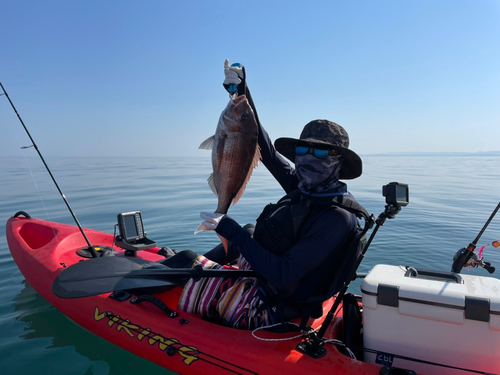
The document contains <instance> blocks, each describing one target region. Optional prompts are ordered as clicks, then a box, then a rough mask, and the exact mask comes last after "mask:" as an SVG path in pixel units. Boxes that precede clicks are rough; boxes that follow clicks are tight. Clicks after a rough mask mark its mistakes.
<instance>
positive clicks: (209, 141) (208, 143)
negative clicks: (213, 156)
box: [198, 135, 215, 150]
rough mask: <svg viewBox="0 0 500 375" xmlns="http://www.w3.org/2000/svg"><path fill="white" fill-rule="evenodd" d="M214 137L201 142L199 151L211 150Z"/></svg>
mask: <svg viewBox="0 0 500 375" xmlns="http://www.w3.org/2000/svg"><path fill="white" fill-rule="evenodd" d="M214 142H215V135H212V136H211V137H210V138H207V139H205V140H204V141H203V142H201V145H200V147H198V148H199V149H200V150H211V149H212V148H213V147H214Z"/></svg>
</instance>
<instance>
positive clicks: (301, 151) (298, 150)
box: [295, 146, 337, 159]
mask: <svg viewBox="0 0 500 375" xmlns="http://www.w3.org/2000/svg"><path fill="white" fill-rule="evenodd" d="M295 154H296V155H298V156H304V155H306V154H313V155H314V156H315V157H317V158H318V159H326V158H327V157H328V155H337V152H336V151H335V150H322V149H319V148H314V147H307V146H295Z"/></svg>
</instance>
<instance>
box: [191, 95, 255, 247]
mask: <svg viewBox="0 0 500 375" xmlns="http://www.w3.org/2000/svg"><path fill="white" fill-rule="evenodd" d="M258 135H259V128H258V126H257V121H256V119H255V114H254V111H253V110H252V107H251V106H250V103H249V102H248V99H247V98H246V96H245V95H240V96H235V97H232V98H231V100H230V101H229V103H228V105H227V107H226V108H225V109H224V110H223V111H222V113H221V115H220V118H219V122H218V124H217V129H216V131H215V135H213V136H211V137H210V138H208V139H207V140H206V141H204V142H203V143H202V144H201V145H200V147H199V148H200V149H207V150H212V167H213V173H212V174H211V175H210V177H209V178H208V185H209V186H210V189H212V191H213V192H214V194H215V195H216V196H217V198H218V202H217V209H216V210H215V212H217V213H220V214H226V213H227V211H228V209H229V206H230V205H231V204H233V205H234V204H236V203H237V202H238V200H239V199H240V198H241V196H242V194H243V192H244V191H245V187H246V184H247V182H248V180H249V179H250V176H251V175H252V171H253V169H254V168H255V167H257V164H258V162H259V160H260V158H261V156H260V149H259V146H258V144H257V137H258ZM203 230H207V228H206V227H204V226H203V225H200V226H199V227H198V228H197V229H196V231H195V233H198V232H200V231H203ZM223 243H224V247H225V248H226V251H227V242H226V241H224V239H223Z"/></svg>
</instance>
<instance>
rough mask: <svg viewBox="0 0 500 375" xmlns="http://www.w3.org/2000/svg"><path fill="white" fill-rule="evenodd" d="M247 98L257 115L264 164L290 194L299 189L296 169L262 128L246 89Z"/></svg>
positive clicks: (248, 91) (255, 112) (250, 96)
mask: <svg viewBox="0 0 500 375" xmlns="http://www.w3.org/2000/svg"><path fill="white" fill-rule="evenodd" d="M246 96H247V98H248V101H249V103H250V105H251V106H252V109H253V111H254V114H255V119H256V120H257V126H258V128H259V137H258V142H259V147H260V154H261V156H262V163H263V164H264V165H265V166H266V168H267V169H268V170H269V172H271V174H272V175H273V177H274V178H275V179H276V181H278V183H279V184H280V185H281V187H282V188H283V190H285V192H286V193H287V194H288V193H289V192H291V191H292V190H295V189H297V187H298V183H299V181H298V179H297V177H296V176H295V169H294V168H293V167H292V166H291V165H290V164H289V163H288V162H287V160H286V159H285V158H284V157H283V156H282V155H280V154H279V153H278V152H276V149H275V148H274V145H273V143H272V141H271V139H270V138H269V134H267V132H266V130H265V129H264V128H263V127H262V124H261V123H260V120H259V116H258V115H257V110H256V108H255V105H254V103H253V99H252V95H251V94H250V90H248V87H246Z"/></svg>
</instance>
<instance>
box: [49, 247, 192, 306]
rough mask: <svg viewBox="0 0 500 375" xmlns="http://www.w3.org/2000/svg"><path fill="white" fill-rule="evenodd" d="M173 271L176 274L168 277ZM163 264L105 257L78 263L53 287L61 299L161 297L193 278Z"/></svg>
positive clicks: (58, 277)
mask: <svg viewBox="0 0 500 375" xmlns="http://www.w3.org/2000/svg"><path fill="white" fill-rule="evenodd" d="M169 271H174V272H172V273H171V274H169V275H166V274H167V273H168V272H169ZM176 271H177V270H172V269H171V268H169V267H167V266H164V265H163V264H160V263H155V262H149V261H146V260H143V259H138V258H126V257H117V256H114V257H102V258H92V259H89V260H86V261H82V262H79V263H76V264H74V265H72V266H70V267H68V268H66V269H65V270H64V271H62V272H61V273H60V274H59V275H58V276H57V277H56V279H55V280H54V283H53V284H52V292H54V294H55V295H56V296H58V297H61V298H80V297H89V296H95V295H99V294H104V293H111V292H116V291H122V290H124V291H133V292H134V294H145V293H159V292H162V291H166V290H168V289H171V288H173V287H174V286H176V285H179V283H180V282H182V281H184V280H186V278H187V277H189V275H186V272H184V273H182V272H176Z"/></svg>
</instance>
